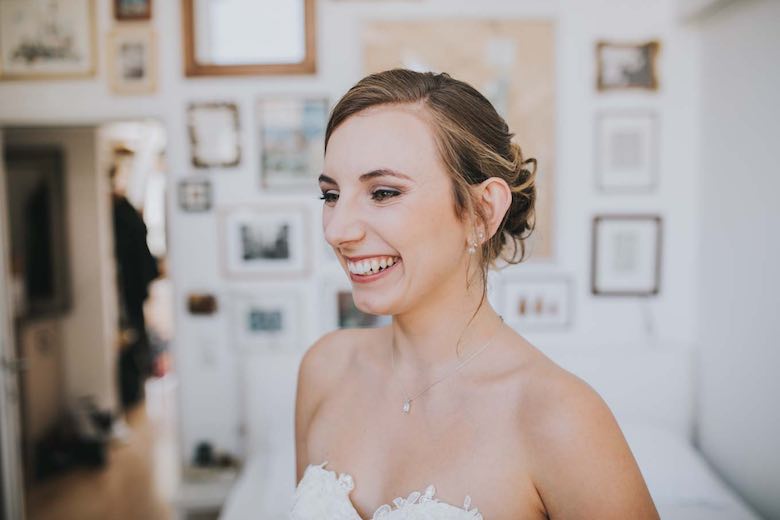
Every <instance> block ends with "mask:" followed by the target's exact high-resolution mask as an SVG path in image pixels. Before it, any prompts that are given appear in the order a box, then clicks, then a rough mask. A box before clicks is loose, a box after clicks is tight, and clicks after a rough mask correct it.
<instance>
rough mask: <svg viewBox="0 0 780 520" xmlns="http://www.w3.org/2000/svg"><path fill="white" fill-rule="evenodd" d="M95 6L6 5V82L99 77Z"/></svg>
mask: <svg viewBox="0 0 780 520" xmlns="http://www.w3.org/2000/svg"><path fill="white" fill-rule="evenodd" d="M95 62H96V56H95V6H94V3H93V0H2V1H0V78H2V79H54V78H72V77H89V76H93V75H94V74H95Z"/></svg>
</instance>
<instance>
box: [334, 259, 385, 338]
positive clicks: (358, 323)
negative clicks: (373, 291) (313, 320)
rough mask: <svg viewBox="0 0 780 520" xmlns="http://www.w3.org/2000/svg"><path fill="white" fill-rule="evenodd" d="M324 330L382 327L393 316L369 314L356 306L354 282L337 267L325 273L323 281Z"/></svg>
mask: <svg viewBox="0 0 780 520" xmlns="http://www.w3.org/2000/svg"><path fill="white" fill-rule="evenodd" d="M321 288H322V291H321V294H322V302H321V312H320V316H321V319H322V323H321V327H322V332H323V333H325V332H330V331H332V330H335V329H340V328H374V327H382V326H384V325H387V324H389V323H390V322H391V321H392V317H391V316H377V315H374V314H367V313H365V312H362V311H361V310H359V309H358V308H357V307H355V304H354V300H352V284H351V282H350V281H349V279H347V277H346V274H345V273H344V272H343V271H342V270H341V268H340V267H339V270H338V271H336V270H335V269H334V270H332V271H329V272H327V273H325V274H324V275H323V277H322V281H321Z"/></svg>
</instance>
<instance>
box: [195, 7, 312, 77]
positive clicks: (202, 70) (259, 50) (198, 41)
mask: <svg viewBox="0 0 780 520" xmlns="http://www.w3.org/2000/svg"><path fill="white" fill-rule="evenodd" d="M181 2H182V4H181V5H182V23H183V31H182V34H183V36H184V66H185V69H184V71H185V74H186V75H187V76H238V75H261V74H314V73H315V72H316V56H315V49H316V34H315V18H316V17H315V6H314V0H263V1H262V2H258V1H257V0H231V1H230V2H225V1H222V0H181Z"/></svg>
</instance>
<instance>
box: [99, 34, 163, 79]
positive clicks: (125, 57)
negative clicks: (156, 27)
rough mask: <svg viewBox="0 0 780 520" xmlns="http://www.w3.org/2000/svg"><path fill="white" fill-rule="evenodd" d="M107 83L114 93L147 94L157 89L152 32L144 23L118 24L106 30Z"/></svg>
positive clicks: (155, 59)
mask: <svg viewBox="0 0 780 520" xmlns="http://www.w3.org/2000/svg"><path fill="white" fill-rule="evenodd" d="M108 49H109V67H108V70H109V74H110V77H109V83H110V85H111V90H112V91H113V92H115V93H116V94H151V93H152V92H154V90H155V89H156V88H157V50H156V48H155V37H154V32H153V31H152V29H151V28H149V27H145V26H137V25H133V26H119V27H117V28H116V29H114V30H113V31H111V32H110V33H109V36H108Z"/></svg>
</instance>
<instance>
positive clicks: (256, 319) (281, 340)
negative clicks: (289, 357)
mask: <svg viewBox="0 0 780 520" xmlns="http://www.w3.org/2000/svg"><path fill="white" fill-rule="evenodd" d="M302 304H303V298H301V295H300V294H299V292H298V291H297V290H295V289H284V290H281V289H274V290H273V291H263V292H261V291H255V292H251V293H250V292H246V291H244V292H233V293H232V294H230V296H229V305H230V315H231V323H232V326H231V328H232V329H233V331H234V334H235V336H234V339H235V345H236V348H237V349H238V350H240V351H242V352H244V353H251V352H260V353H268V354H284V353H288V354H298V353H300V352H301V351H302V350H303V345H302V341H303V337H302V331H303V326H304V324H303V323H301V316H303V314H304V313H303V312H302Z"/></svg>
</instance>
